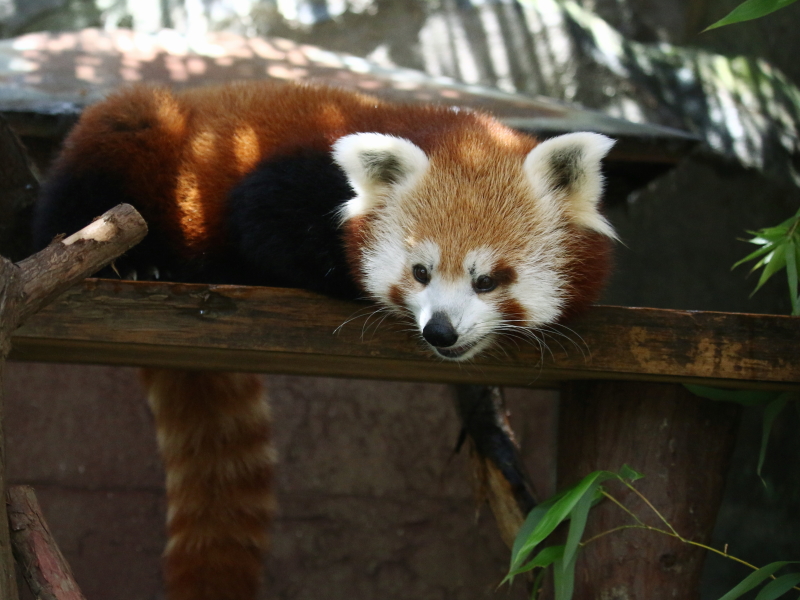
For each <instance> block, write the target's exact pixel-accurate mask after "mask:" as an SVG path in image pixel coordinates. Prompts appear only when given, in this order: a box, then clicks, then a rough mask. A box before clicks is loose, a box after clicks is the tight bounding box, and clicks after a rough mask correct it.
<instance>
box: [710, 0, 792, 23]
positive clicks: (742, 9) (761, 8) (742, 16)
mask: <svg viewBox="0 0 800 600" xmlns="http://www.w3.org/2000/svg"><path fill="white" fill-rule="evenodd" d="M794 1H795V0H746V2H742V3H741V4H740V5H739V6H737V7H736V8H734V9H733V10H732V11H731V12H730V13H729V14H728V15H727V16H726V17H724V18H722V19H720V20H719V21H717V22H716V23H714V24H713V25H709V26H708V27H706V28H705V29H704V30H703V31H709V30H711V29H716V28H717V27H722V26H723V25H732V24H733V23H741V22H742V21H751V20H753V19H758V18H759V17H763V16H765V15H768V14H770V13H772V12H775V11H776V10H778V9H780V8H783V7H785V6H789V5H790V4H792V3H793V2H794Z"/></svg>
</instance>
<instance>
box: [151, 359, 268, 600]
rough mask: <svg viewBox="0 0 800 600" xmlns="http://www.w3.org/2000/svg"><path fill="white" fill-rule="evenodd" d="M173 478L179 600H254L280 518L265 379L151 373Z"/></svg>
mask: <svg viewBox="0 0 800 600" xmlns="http://www.w3.org/2000/svg"><path fill="white" fill-rule="evenodd" d="M142 378H143V380H144V383H145V386H146V387H147V390H148V395H149V402H150V407H151V409H152V410H153V414H154V415H155V421H156V429H157V433H158V445H159V447H160V449H161V454H162V457H163V459H164V465H165V468H166V472H167V503H168V514H167V530H168V536H169V541H168V543H167V548H166V551H165V553H164V556H165V573H166V585H167V595H168V598H169V600H251V599H254V598H255V597H256V593H257V590H258V586H259V583H260V580H261V566H262V565H261V559H262V555H263V553H264V551H265V550H266V547H267V544H268V532H267V527H268V525H269V523H270V520H271V516H272V513H273V511H274V498H273V494H272V472H273V462H274V459H273V451H272V447H271V445H270V415H269V408H268V406H267V403H266V398H265V396H264V391H263V389H262V385H261V382H260V380H259V378H258V377H257V376H256V375H249V374H242V373H216V372H199V371H178V370H166V369H145V370H143V372H142Z"/></svg>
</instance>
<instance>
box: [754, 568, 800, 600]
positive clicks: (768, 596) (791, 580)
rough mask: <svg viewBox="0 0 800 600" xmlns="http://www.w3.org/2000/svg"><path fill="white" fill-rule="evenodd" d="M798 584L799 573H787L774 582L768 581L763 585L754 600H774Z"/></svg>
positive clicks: (799, 580)
mask: <svg viewBox="0 0 800 600" xmlns="http://www.w3.org/2000/svg"><path fill="white" fill-rule="evenodd" d="M798 583H800V573H789V574H787V575H782V576H780V577H778V578H777V579H776V580H775V581H770V582H769V583H768V584H767V585H765V586H764V587H763V588H762V590H761V591H760V592H758V596H756V600H776V599H777V598H780V597H781V596H783V595H784V594H785V593H786V592H788V591H789V590H791V589H792V588H793V587H794V586H795V585H797V584H798Z"/></svg>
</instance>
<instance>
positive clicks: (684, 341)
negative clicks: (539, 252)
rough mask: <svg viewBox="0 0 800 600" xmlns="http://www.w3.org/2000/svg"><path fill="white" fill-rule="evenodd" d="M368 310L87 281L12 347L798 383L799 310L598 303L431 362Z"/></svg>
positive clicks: (281, 364)
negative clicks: (470, 357) (570, 317)
mask: <svg viewBox="0 0 800 600" xmlns="http://www.w3.org/2000/svg"><path fill="white" fill-rule="evenodd" d="M372 310H373V308H372V307H370V305H368V304H357V303H352V302H343V301H337V300H332V299H329V298H325V297H322V296H319V295H316V294H312V293H309V292H304V291H299V290H291V289H278V288H257V287H237V286H208V285H189V284H168V283H151V282H120V281H110V280H87V281H86V282H84V283H83V284H82V285H81V286H77V287H74V288H72V289H70V290H69V291H67V292H66V293H65V294H64V295H62V296H61V298H60V299H59V300H58V301H57V302H55V303H54V304H53V305H51V306H50V307H48V308H47V309H45V310H43V311H41V312H40V313H39V314H37V315H36V316H35V317H33V318H31V319H30V322H28V323H27V324H26V325H25V326H24V327H22V328H21V329H19V330H18V331H17V333H16V335H15V337H14V340H13V342H14V349H13V352H12V355H11V358H13V359H15V360H31V361H59V362H73V363H99V364H125V365H143V366H161V367H192V368H196V369H234V370H239V371H243V370H244V371H248V370H249V371H262V372H274V373H287V374H307V375H332V376H341V377H356V378H359V377H362V378H376V379H398V380H412V381H438V382H446V383H453V382H460V383H482V384H496V385H516V386H540V387H543V386H552V385H554V383H555V382H558V381H565V380H572V379H617V380H631V379H632V380H649V381H681V382H693V383H708V384H713V385H722V386H729V387H760V388H772V389H798V388H800V352H798V351H797V348H798V340H800V318H795V317H784V316H774V315H749V314H730V313H713V312H688V311H675V310H659V309H648V308H621V307H612V306H598V307H594V308H592V309H591V310H590V311H589V312H588V314H587V315H585V316H584V317H583V318H581V319H579V320H577V321H575V322H572V323H570V328H571V329H566V328H563V329H560V330H559V333H558V334H552V333H550V334H548V335H547V337H546V342H547V345H548V347H549V349H548V350H546V351H545V352H544V354H542V353H540V351H539V349H538V347H536V346H533V345H529V344H523V343H517V342H509V343H507V344H506V345H505V346H504V347H503V348H502V349H498V350H496V351H495V352H494V353H493V354H494V355H493V356H487V357H482V358H480V359H477V360H475V361H472V362H470V363H468V364H458V363H448V362H443V361H439V360H431V356H430V355H429V353H428V352H427V351H426V350H425V349H424V347H423V344H422V342H420V341H419V340H418V339H417V338H416V337H415V335H414V334H413V333H409V332H408V329H409V327H408V323H402V322H398V321H393V320H391V319H387V320H386V321H384V322H383V323H382V324H381V325H380V326H379V327H377V329H376V326H375V323H376V322H378V321H380V319H381V316H375V317H371V318H370V319H369V320H368V319H367V317H366V315H369V314H371V312H372ZM358 315H362V316H358ZM350 319H352V320H351V321H349V322H348V320H350ZM343 323H346V324H344V325H343ZM340 326H341V327H340Z"/></svg>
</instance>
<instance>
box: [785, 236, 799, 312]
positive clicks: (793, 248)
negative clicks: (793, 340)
mask: <svg viewBox="0 0 800 600" xmlns="http://www.w3.org/2000/svg"><path fill="white" fill-rule="evenodd" d="M798 249H800V245H798V244H795V241H794V239H790V240H789V241H788V242H786V277H787V279H788V281H789V298H790V299H791V301H792V314H793V315H800V302H798V297H797V275H798V272H797V267H798V264H800V263H798V261H797V254H798Z"/></svg>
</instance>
